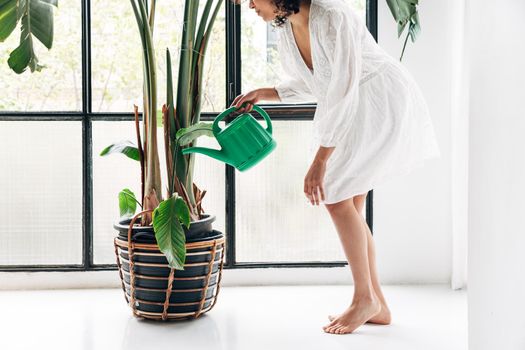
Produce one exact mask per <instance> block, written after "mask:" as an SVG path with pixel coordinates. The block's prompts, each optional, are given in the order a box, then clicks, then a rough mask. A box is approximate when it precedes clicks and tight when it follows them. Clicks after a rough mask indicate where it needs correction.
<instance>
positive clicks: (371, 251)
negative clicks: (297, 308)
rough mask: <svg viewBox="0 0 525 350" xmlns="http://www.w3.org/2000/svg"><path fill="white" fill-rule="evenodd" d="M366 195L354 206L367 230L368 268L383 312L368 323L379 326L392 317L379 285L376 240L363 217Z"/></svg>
mask: <svg viewBox="0 0 525 350" xmlns="http://www.w3.org/2000/svg"><path fill="white" fill-rule="evenodd" d="M366 195H367V194H366V193H365V194H362V195H359V196H355V197H354V205H355V208H356V210H357V212H358V213H359V216H360V217H361V223H362V225H363V226H364V228H365V229H366V236H367V244H368V266H369V269H370V277H371V279H372V286H373V287H374V292H375V294H376V295H377V297H378V299H379V301H380V302H381V312H380V313H379V314H377V315H376V316H374V317H372V318H371V319H369V320H368V321H367V322H370V323H377V324H383V325H386V324H390V323H391V315H390V310H389V309H388V306H387V304H386V300H385V297H384V295H383V292H382V291H381V285H380V283H379V277H378V274H377V269H376V262H375V260H376V254H375V244H374V239H373V236H372V232H370V228H369V227H368V224H367V223H366V220H365V218H364V217H363V215H362V209H363V207H364V203H365V199H366ZM336 317H337V316H332V315H330V316H328V319H329V320H330V321H333V320H334V319H335V318H336Z"/></svg>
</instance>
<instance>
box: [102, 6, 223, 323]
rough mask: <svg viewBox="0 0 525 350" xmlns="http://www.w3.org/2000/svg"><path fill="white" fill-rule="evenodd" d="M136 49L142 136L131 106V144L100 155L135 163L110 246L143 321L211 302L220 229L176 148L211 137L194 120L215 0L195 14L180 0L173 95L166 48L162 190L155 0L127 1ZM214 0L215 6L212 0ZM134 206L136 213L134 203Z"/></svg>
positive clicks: (180, 314) (176, 315)
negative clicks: (135, 174) (135, 183)
mask: <svg viewBox="0 0 525 350" xmlns="http://www.w3.org/2000/svg"><path fill="white" fill-rule="evenodd" d="M130 1H131V5H132V7H133V12H134V14H135V18H136V22H137V25H138V28H139V32H140V37H141V42H142V49H143V55H142V58H143V72H144V110H143V115H142V116H143V118H142V121H143V123H142V136H141V130H140V129H141V127H140V121H139V113H138V108H137V106H135V126H136V128H135V129H136V137H137V144H136V146H135V145H134V144H133V143H132V142H130V141H124V142H120V143H116V144H112V145H110V146H108V147H106V148H105V149H104V150H103V151H102V152H101V153H100V154H101V155H103V156H104V155H108V154H111V153H122V154H124V155H126V156H127V157H129V158H131V159H133V160H135V161H138V162H140V169H141V185H142V186H141V197H140V200H138V199H137V198H136V196H135V194H134V193H132V192H131V191H130V190H129V189H124V190H122V191H121V192H120V193H119V207H120V214H121V219H120V220H119V221H118V222H117V223H116V224H115V225H114V227H115V228H116V229H117V230H118V231H119V234H118V236H117V237H116V238H115V252H116V255H117V264H118V267H119V273H120V277H121V281H122V288H123V290H124V293H125V298H126V301H127V302H128V304H129V305H130V306H131V307H132V309H133V313H134V315H136V316H139V317H144V318H150V319H162V320H167V319H180V318H190V317H193V318H196V317H198V316H199V315H201V314H202V313H204V312H206V311H209V310H210V309H211V308H212V307H213V305H214V304H215V302H216V298H217V293H218V290H219V283H220V276H221V271H222V264H223V257H224V235H223V234H222V233H221V232H219V231H216V230H213V229H212V225H211V223H212V222H213V221H214V220H215V216H213V215H206V214H204V212H203V209H202V206H201V203H202V199H203V198H204V195H205V194H206V191H201V190H200V189H199V188H198V187H197V186H196V185H195V184H194V183H193V171H194V155H193V154H189V155H183V154H182V152H181V148H182V147H183V146H185V145H193V144H195V143H196V141H195V139H196V138H197V137H199V136H201V135H208V136H210V135H213V134H212V131H211V126H210V124H208V123H201V122H200V113H201V111H200V109H201V95H202V75H203V65H204V58H205V53H206V48H207V46H208V41H209V38H210V35H211V30H212V27H213V23H214V21H215V18H216V16H217V13H218V11H219V8H220V6H221V4H222V0H216V1H214V0H206V3H205V6H204V10H203V12H202V14H201V16H200V18H197V17H198V16H197V14H198V1H194V0H186V2H185V9H184V23H185V25H184V26H183V28H182V43H181V52H180V63H179V75H178V80H177V83H178V86H177V96H176V101H175V100H174V98H173V82H172V72H171V58H170V52H169V50H167V51H166V62H167V75H168V78H167V101H166V103H165V104H164V105H163V107H162V124H163V130H164V149H165V153H166V160H165V165H166V170H167V172H166V173H167V181H168V184H167V188H166V193H165V196H164V197H163V196H162V192H163V187H162V184H161V177H160V160H159V153H158V146H157V91H156V90H157V89H156V86H157V85H156V60H155V50H154V45H153V40H152V33H153V27H154V18H155V0H152V1H150V2H149V6H148V4H146V1H145V0H130ZM214 2H215V4H214ZM137 205H138V206H140V207H141V210H140V212H139V213H138V214H135V212H136V207H137Z"/></svg>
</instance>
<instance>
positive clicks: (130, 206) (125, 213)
mask: <svg viewBox="0 0 525 350" xmlns="http://www.w3.org/2000/svg"><path fill="white" fill-rule="evenodd" d="M118 203H119V208H120V218H121V219H124V218H130V217H132V216H133V215H134V214H135V211H136V210H137V204H140V203H138V201H137V198H136V197H135V194H134V193H133V192H132V191H131V190H130V189H128V188H125V189H123V190H122V191H120V193H119V194H118Z"/></svg>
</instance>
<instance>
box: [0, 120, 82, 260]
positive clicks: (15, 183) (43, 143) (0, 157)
mask: <svg viewBox="0 0 525 350" xmlns="http://www.w3.org/2000/svg"><path fill="white" fill-rule="evenodd" d="M81 139H82V125H81V123H80V122H48V121H42V122H27V121H23V122H14V121H2V122H0V148H1V149H2V150H3V151H2V152H0V164H3V165H4V166H3V167H2V171H0V184H1V185H0V186H1V193H2V198H3V199H2V200H1V201H0V211H1V212H2V220H0V242H1V244H0V265H40V264H46V265H47V264H81V263H82V143H81V142H80V140H81Z"/></svg>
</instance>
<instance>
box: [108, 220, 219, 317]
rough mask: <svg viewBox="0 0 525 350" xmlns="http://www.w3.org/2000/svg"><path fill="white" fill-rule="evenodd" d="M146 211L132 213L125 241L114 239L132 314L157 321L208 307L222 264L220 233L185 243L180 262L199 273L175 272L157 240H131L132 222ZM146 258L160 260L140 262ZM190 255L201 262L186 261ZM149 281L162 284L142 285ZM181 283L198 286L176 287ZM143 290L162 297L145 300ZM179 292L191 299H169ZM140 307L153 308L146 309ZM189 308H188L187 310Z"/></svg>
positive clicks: (216, 291)
mask: <svg viewBox="0 0 525 350" xmlns="http://www.w3.org/2000/svg"><path fill="white" fill-rule="evenodd" d="M147 212H151V210H149V211H143V212H141V213H138V214H137V215H135V216H134V217H133V219H132V220H131V222H130V224H129V229H128V240H127V242H126V241H124V240H122V239H120V238H118V237H116V238H115V239H114V246H115V255H116V258H117V266H118V271H119V276H120V280H121V285H122V290H123V291H124V298H125V299H126V303H127V304H128V305H129V306H130V307H131V309H132V310H133V315H134V316H136V317H140V318H146V319H152V320H159V321H166V320H182V319H191V318H198V317H199V316H200V315H202V314H203V313H205V312H207V311H209V310H211V309H212V308H213V307H214V306H215V303H216V302H217V296H218V294H219V289H220V281H221V277H222V268H223V264H224V246H225V239H224V237H220V238H217V239H211V240H208V241H202V242H191V243H186V250H187V253H186V261H187V263H185V264H184V269H185V270H184V271H191V269H198V271H201V272H202V273H199V274H198V275H195V276H191V277H186V276H176V275H177V273H178V272H177V270H175V269H173V268H170V267H169V265H168V262H167V260H166V259H165V257H164V254H163V253H162V252H161V251H160V250H159V247H158V245H157V244H155V243H153V244H151V243H138V242H133V241H132V240H131V238H132V235H131V234H132V228H133V224H134V222H135V221H136V219H137V218H138V217H140V216H141V215H143V214H144V213H147ZM147 259H156V260H161V263H151V262H144V260H146V261H147ZM191 259H194V260H195V259H198V260H199V261H202V260H203V262H194V263H191V262H190V263H188V260H191ZM168 271H169V272H168ZM179 271H181V270H179ZM179 273H180V272H179ZM180 274H182V273H180ZM213 281H215V283H213ZM151 283H161V284H163V285H165V286H166V288H165V289H164V288H162V289H159V288H149V287H144V286H143V285H144V284H146V285H148V284H151ZM184 283H186V284H188V283H198V285H199V286H200V287H199V288H190V289H188V288H184V287H182V288H180V286H181V285H183V284H184ZM141 285H142V286H141ZM144 293H146V294H144ZM147 293H150V295H152V294H153V295H161V296H162V297H163V299H164V300H155V301H152V300H151V299H150V300H146V298H145V297H144V295H148V294H147ZM183 293H186V295H190V297H191V298H192V300H191V301H186V302H178V301H177V302H174V301H173V300H174V299H177V298H180V297H183ZM170 299H171V301H170ZM144 308H149V309H151V308H153V309H155V310H154V311H151V310H150V311H146V310H144ZM170 308H171V309H172V310H174V309H179V310H181V309H185V311H172V312H169V309H170ZM190 309H191V311H188V310H190Z"/></svg>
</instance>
